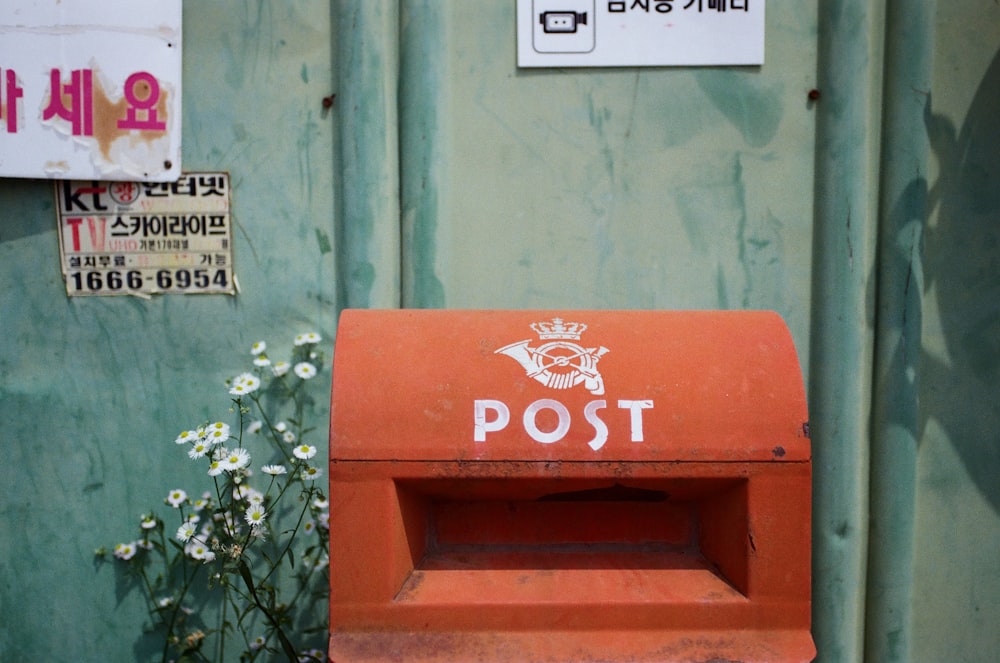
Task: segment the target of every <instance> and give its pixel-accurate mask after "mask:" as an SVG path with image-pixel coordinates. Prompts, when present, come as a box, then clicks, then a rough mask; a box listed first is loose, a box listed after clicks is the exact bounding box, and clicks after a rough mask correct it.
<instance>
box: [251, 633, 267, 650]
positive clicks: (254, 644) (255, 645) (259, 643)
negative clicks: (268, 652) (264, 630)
mask: <svg viewBox="0 0 1000 663" xmlns="http://www.w3.org/2000/svg"><path fill="white" fill-rule="evenodd" d="M266 643H267V640H265V639H264V636H262V635H258V636H257V637H256V638H254V639H253V640H251V641H250V650H251V651H257V650H258V649H260V648H261V647H263V646H264V645H265V644H266Z"/></svg>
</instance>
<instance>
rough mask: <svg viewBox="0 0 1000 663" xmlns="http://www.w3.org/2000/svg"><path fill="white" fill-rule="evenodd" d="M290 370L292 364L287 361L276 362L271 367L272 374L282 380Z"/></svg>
mask: <svg viewBox="0 0 1000 663" xmlns="http://www.w3.org/2000/svg"><path fill="white" fill-rule="evenodd" d="M289 368H291V364H289V363H288V362H287V361H276V362H274V364H272V365H271V372H272V373H274V377H276V378H280V377H281V376H282V375H284V374H285V373H287V372H288V369H289Z"/></svg>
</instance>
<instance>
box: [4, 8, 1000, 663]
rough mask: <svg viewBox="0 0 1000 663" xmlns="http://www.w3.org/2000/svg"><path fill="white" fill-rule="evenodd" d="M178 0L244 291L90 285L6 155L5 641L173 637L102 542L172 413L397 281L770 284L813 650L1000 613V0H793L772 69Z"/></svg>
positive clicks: (574, 298)
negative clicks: (781, 330) (69, 287)
mask: <svg viewBox="0 0 1000 663" xmlns="http://www.w3.org/2000/svg"><path fill="white" fill-rule="evenodd" d="M184 10H185V17H184V19H185V20H184V30H185V34H184V90H185V95H184V103H185V106H184V163H185V168H186V169H187V170H216V169H218V170H227V171H229V172H230V173H231V176H232V180H233V183H234V186H233V198H234V202H233V207H234V213H235V216H236V219H237V221H238V223H239V229H238V230H237V232H236V233H235V249H234V251H235V261H236V272H237V274H238V275H239V279H240V283H241V285H242V291H241V293H240V294H239V295H238V296H237V297H235V298H227V297H216V296H205V297H177V296H173V297H160V298H156V299H153V300H151V301H143V300H136V299H127V298H94V299H73V300H68V299H66V297H65V295H64V289H63V286H62V283H61V280H60V278H59V270H58V262H57V259H58V242H57V239H56V233H55V220H54V210H53V200H52V193H51V185H50V184H49V183H45V182H34V181H18V180H0V325H2V331H3V336H2V338H3V340H2V342H0V413H2V414H0V442H2V448H3V449H4V450H6V451H8V454H7V456H6V459H7V463H6V469H5V475H4V478H5V481H4V488H3V489H2V490H3V498H2V501H0V614H3V615H4V619H3V620H0V660H2V661H6V660H46V661H63V660H65V661H70V660H73V661H77V660H93V661H118V660H120V661H128V660H144V658H143V657H144V655H145V654H146V653H147V652H148V650H149V643H148V642H147V641H145V640H143V639H142V638H141V637H140V635H139V632H140V627H141V625H142V623H143V616H142V614H141V605H140V603H139V602H138V597H135V596H132V595H127V596H122V595H121V594H120V592H119V593H116V587H115V582H114V577H113V574H112V573H111V572H110V571H111V570H110V569H109V568H107V567H100V566H95V565H93V564H92V562H91V556H92V550H93V548H95V547H96V546H98V545H101V544H108V543H114V542H115V541H116V540H117V539H119V538H121V537H123V536H125V533H124V532H125V527H126V525H125V522H126V521H127V520H128V519H129V518H134V517H137V516H138V514H139V513H141V512H142V511H143V510H145V509H147V508H149V506H150V505H152V504H154V503H157V502H158V501H160V500H162V495H161V494H160V493H161V492H162V491H161V487H162V489H163V490H166V489H167V488H168V487H172V485H171V484H172V482H175V481H178V480H179V479H180V478H181V477H183V471H184V466H183V464H182V463H180V461H175V459H174V456H175V454H174V453H172V452H173V451H174V450H173V449H172V447H173V445H172V444H171V441H172V438H173V436H174V435H176V432H177V431H179V430H180V429H182V428H184V427H187V426H189V425H190V424H191V422H192V420H198V419H200V418H204V417H209V416H212V413H213V411H215V410H212V409H210V407H209V405H210V404H211V405H218V404H219V397H218V394H219V393H220V392H219V387H218V385H219V383H220V381H221V380H222V379H224V378H226V377H229V373H230V372H231V366H233V363H234V361H235V362H238V361H239V359H240V358H241V357H242V356H243V355H244V354H245V352H246V349H247V348H248V347H249V344H250V343H251V342H252V341H254V340H257V339H258V338H267V339H268V340H269V341H270V342H273V343H277V342H279V341H281V340H282V339H284V338H290V336H291V335H292V334H294V333H296V332H298V331H301V330H302V329H304V328H317V329H318V330H319V331H321V332H322V333H323V334H324V336H325V337H326V339H327V340H330V339H331V338H332V335H333V330H334V322H335V317H336V312H337V310H339V308H340V307H344V306H379V307H395V306H400V305H402V306H417V307H488V308H493V307H515V308H536V307H583V308H678V309H683V308H703V309H715V308H768V309H774V310H777V311H778V312H779V313H780V314H781V315H782V316H783V317H784V318H785V319H786V321H787V322H788V324H789V326H790V328H791V330H792V334H793V336H794V338H795V342H796V345H797V347H798V350H799V353H800V357H801V361H802V365H803V370H804V372H805V376H806V378H807V380H808V386H809V395H810V409H811V415H810V416H811V422H812V436H813V445H814V459H815V481H814V556H813V562H814V611H813V612H814V634H815V638H816V641H817V645H818V647H819V651H820V660H822V661H862V660H866V661H870V662H873V663H882V662H883V661H926V662H927V663H936V662H938V661H983V660H990V658H991V657H992V656H993V655H994V652H995V651H996V650H997V649H998V648H1000V636H998V635H997V633H996V629H995V627H994V625H995V624H996V623H997V622H998V621H1000V607H998V601H997V599H998V598H1000V517H998V508H1000V482H998V480H997V477H998V476H1000V444H998V436H1000V433H997V432H996V431H998V430H1000V426H998V423H1000V422H998V421H997V418H998V416H997V415H996V414H995V409H996V408H995V407H991V404H992V403H993V402H995V401H996V400H997V396H998V393H997V392H998V389H1000V388H998V384H1000V382H998V372H1000V296H998V295H1000V242H998V239H1000V237H998V228H1000V218H998V216H1000V196H998V195H997V194H996V193H995V192H996V191H997V187H995V186H994V185H993V183H992V180H993V179H994V178H995V177H996V176H997V174H998V171H1000V163H998V161H1000V148H998V147H997V146H998V145H1000V119H998V118H1000V112H998V111H1000V55H998V53H1000V51H998V48H1000V6H998V5H997V4H996V3H993V2H987V1H985V0H979V1H973V0H956V1H954V2H948V3H936V2H932V1H930V0H913V1H909V2H905V3H904V2H902V1H900V0H891V1H890V0H885V1H882V2H874V3H873V2H870V1H869V0H864V1H862V0H821V1H820V2H818V3H812V2H802V1H801V0H771V1H770V2H768V7H767V63H766V64H765V65H764V66H763V67H760V68H706V69H669V68H651V69H647V68H643V69H637V68H621V69H600V70H579V69H554V70H531V71H525V70H518V69H517V68H516V66H515V54H514V46H515V44H514V3H513V1H508V2H488V1H486V0H475V1H473V0H448V1H444V0H425V1H422V2H418V1H416V0H396V1H391V2H390V1H388V0H387V1H384V2H359V1H354V2H348V1H342V2H335V3H332V4H330V3H325V2H319V1H318V0H317V1H311V0H310V1H308V2H305V1H303V2H296V3H283V2H257V3H251V2H237V1H236V0H228V1H226V2H212V3H187V4H186V5H185V8H184ZM814 88H815V89H817V90H818V91H819V93H820V96H819V99H816V100H810V99H809V96H808V93H809V91H810V90H811V89H814ZM331 93H336V100H335V105H334V107H333V108H332V109H330V110H329V112H326V111H324V108H323V104H322V100H323V98H324V97H325V96H327V95H329V94H331ZM238 368H239V367H238ZM325 377H328V374H326V375H325ZM317 413H318V414H319V416H320V417H321V418H322V417H323V416H325V409H324V408H323V407H318V408H317Z"/></svg>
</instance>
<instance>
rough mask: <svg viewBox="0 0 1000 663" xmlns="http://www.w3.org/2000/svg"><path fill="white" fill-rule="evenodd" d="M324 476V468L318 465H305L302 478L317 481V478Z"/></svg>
mask: <svg viewBox="0 0 1000 663" xmlns="http://www.w3.org/2000/svg"><path fill="white" fill-rule="evenodd" d="M321 476H323V470H321V469H319V468H318V467H312V466H309V465H307V466H305V467H304V468H302V478H303V479H304V480H306V481H315V480H316V479H318V478H320V477H321Z"/></svg>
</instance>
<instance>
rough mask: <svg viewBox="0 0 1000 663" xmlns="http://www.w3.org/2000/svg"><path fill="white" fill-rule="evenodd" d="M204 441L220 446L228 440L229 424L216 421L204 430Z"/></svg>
mask: <svg viewBox="0 0 1000 663" xmlns="http://www.w3.org/2000/svg"><path fill="white" fill-rule="evenodd" d="M205 439H206V440H207V441H208V442H209V443H211V444H222V443H223V442H225V441H226V440H228V439H229V424H224V423H222V422H221V421H216V422H215V423H214V424H212V425H211V426H209V427H208V428H206V429H205Z"/></svg>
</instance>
